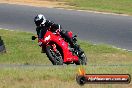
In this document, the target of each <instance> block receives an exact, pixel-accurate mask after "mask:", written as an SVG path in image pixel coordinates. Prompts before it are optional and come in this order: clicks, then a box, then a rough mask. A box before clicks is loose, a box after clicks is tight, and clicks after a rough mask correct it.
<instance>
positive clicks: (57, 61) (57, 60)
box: [45, 45, 63, 65]
mask: <svg viewBox="0 0 132 88" xmlns="http://www.w3.org/2000/svg"><path fill="white" fill-rule="evenodd" d="M45 52H46V55H47V57H48V58H49V60H50V61H51V62H52V64H53V65H63V57H62V55H61V53H60V51H59V50H58V49H56V51H54V50H53V47H52V46H50V45H48V46H46V50H45Z"/></svg>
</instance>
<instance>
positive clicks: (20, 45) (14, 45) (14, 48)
mask: <svg viewBox="0 0 132 88" xmlns="http://www.w3.org/2000/svg"><path fill="white" fill-rule="evenodd" d="M32 35H34V34H32V33H27V32H18V31H7V30H0V36H2V39H3V40H4V43H5V46H6V49H7V53H4V54H0V64H51V63H50V61H49V60H48V58H47V57H46V55H45V54H42V53H40V51H41V49H40V47H39V46H38V45H37V40H36V41H32V40H31V36H32ZM79 44H80V45H81V47H82V48H83V50H84V51H85V53H86V55H87V56H88V57H89V59H88V65H87V66H84V68H85V69H86V72H87V73H90V74H93V73H96V74H112V73H113V74H121V73H123V74H128V73H129V74H132V68H131V64H132V59H131V57H132V52H127V51H122V50H118V49H115V48H112V47H111V46H108V45H93V44H90V43H87V42H84V41H81V40H80V41H79ZM101 64H103V65H105V66H98V65H101ZM108 64H117V66H110V65H108ZM92 65H97V66H92ZM118 65H119V66H118ZM121 65H126V66H121ZM78 68H79V67H78V66H71V65H69V66H49V67H48V66H47V67H44V66H43V67H28V66H27V67H0V88H46V87H47V88H58V87H59V88H63V87H64V88H80V86H79V85H78V84H77V83H76V81H75V76H76V73H77V72H78ZM131 87H132V84H114V85H112V84H105V85H104V84H90V85H85V86H83V87H82V88H131Z"/></svg>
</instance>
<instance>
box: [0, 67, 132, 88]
mask: <svg viewBox="0 0 132 88" xmlns="http://www.w3.org/2000/svg"><path fill="white" fill-rule="evenodd" d="M78 68H79V67H73V66H54V67H39V68H37V67H29V68H25V67H21V68H17V67H16V68H0V88H80V86H79V85H78V84H77V83H76V80H75V76H76V74H77V72H78V71H77V70H78ZM85 69H86V72H87V73H90V74H93V73H96V74H121V73H123V74H124V73H125V74H128V73H129V74H132V68H131V67H109V66H102V67H98V66H88V67H85ZM131 87H132V84H131V83H130V84H86V85H84V86H82V88H131Z"/></svg>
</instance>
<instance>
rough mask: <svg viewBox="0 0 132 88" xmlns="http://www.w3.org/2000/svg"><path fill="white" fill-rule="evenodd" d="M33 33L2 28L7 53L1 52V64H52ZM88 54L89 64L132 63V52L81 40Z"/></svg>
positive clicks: (1, 34)
mask: <svg viewBox="0 0 132 88" xmlns="http://www.w3.org/2000/svg"><path fill="white" fill-rule="evenodd" d="M32 35H34V34H32V33H27V32H18V31H6V30H0V36H2V39H3V40H4V43H5V46H6V49H7V53H5V54H0V64H2V63H4V64H9V63H12V64H51V62H50V61H49V60H48V58H47V57H46V55H45V54H43V53H41V48H40V47H39V46H38V45H37V40H35V41H32V40H31V36H32ZM79 44H80V45H81V48H82V49H83V50H84V51H85V53H86V55H87V56H88V58H89V59H88V63H89V64H92V65H93V64H96V65H97V64H132V60H131V58H132V52H127V51H122V50H119V49H116V48H112V47H111V46H109V45H103V44H102V45H93V44H91V43H87V42H84V41H79Z"/></svg>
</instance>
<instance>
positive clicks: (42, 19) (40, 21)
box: [34, 14, 46, 26]
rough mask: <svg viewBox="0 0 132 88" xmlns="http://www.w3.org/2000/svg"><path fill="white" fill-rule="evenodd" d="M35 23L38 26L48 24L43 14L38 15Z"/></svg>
mask: <svg viewBox="0 0 132 88" xmlns="http://www.w3.org/2000/svg"><path fill="white" fill-rule="evenodd" d="M34 22H35V24H36V26H41V24H44V23H45V22H46V18H45V16H44V15H43V14H38V15H37V16H35V18H34Z"/></svg>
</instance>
